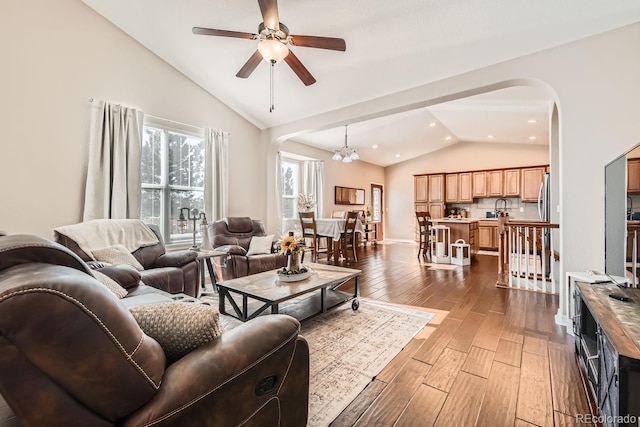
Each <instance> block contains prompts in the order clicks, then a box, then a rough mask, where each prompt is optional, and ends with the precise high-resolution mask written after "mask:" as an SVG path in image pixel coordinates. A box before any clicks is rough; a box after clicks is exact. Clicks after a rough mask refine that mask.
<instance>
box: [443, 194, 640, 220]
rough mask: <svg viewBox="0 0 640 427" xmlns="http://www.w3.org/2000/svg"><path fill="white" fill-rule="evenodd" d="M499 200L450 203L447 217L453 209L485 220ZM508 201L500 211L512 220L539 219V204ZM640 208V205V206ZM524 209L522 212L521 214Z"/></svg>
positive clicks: (470, 216) (517, 200) (489, 199)
mask: <svg viewBox="0 0 640 427" xmlns="http://www.w3.org/2000/svg"><path fill="white" fill-rule="evenodd" d="M496 200H498V199H492V198H487V199H475V202H474V203H449V204H447V207H446V210H445V215H447V216H448V215H449V213H450V212H451V209H463V210H466V211H467V217H468V218H485V217H486V213H487V212H494V210H495V206H496ZM505 200H506V201H507V209H506V210H505V209H504V208H503V206H504V204H503V203H502V202H500V203H499V205H498V206H499V209H500V210H503V211H506V212H508V213H509V217H510V218H512V219H538V204H537V203H525V202H522V201H520V199H519V198H505ZM639 207H640V205H639ZM521 208H522V212H521Z"/></svg>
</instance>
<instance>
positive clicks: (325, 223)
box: [283, 218, 364, 257]
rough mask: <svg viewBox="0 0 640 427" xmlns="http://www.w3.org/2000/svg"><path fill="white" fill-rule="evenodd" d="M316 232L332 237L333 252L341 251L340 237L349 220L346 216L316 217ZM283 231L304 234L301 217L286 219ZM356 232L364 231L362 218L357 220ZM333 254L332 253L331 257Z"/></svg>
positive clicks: (319, 234)
mask: <svg viewBox="0 0 640 427" xmlns="http://www.w3.org/2000/svg"><path fill="white" fill-rule="evenodd" d="M315 220H316V234H317V235H318V236H323V237H330V238H331V239H332V240H333V248H327V249H329V250H332V253H336V254H338V253H340V252H339V251H340V239H341V238H342V234H343V233H344V228H345V225H346V223H347V220H346V219H344V218H316V219H315ZM283 232H284V233H285V234H286V233H289V232H293V233H294V234H302V225H301V224H300V219H299V218H290V219H287V220H285V222H284V229H283ZM356 233H364V226H363V225H362V221H360V219H357V220H356ZM331 256H332V254H330V257H331Z"/></svg>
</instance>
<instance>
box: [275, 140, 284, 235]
mask: <svg viewBox="0 0 640 427" xmlns="http://www.w3.org/2000/svg"><path fill="white" fill-rule="evenodd" d="M276 194H277V195H278V198H279V200H278V203H276V218H278V223H277V230H276V235H277V236H278V237H281V236H282V225H283V224H282V223H283V221H284V219H283V218H282V154H280V152H279V151H278V153H277V155H276Z"/></svg>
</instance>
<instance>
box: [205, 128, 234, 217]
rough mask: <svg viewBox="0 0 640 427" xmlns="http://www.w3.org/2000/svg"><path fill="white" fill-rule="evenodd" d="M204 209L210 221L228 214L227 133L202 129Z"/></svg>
mask: <svg viewBox="0 0 640 427" xmlns="http://www.w3.org/2000/svg"><path fill="white" fill-rule="evenodd" d="M204 155H205V175H204V179H205V182H204V208H205V212H206V214H207V216H208V218H209V219H210V220H211V221H215V220H217V219H222V218H225V217H226V216H227V214H228V212H229V133H228V132H224V131H222V130H220V129H211V128H205V129H204Z"/></svg>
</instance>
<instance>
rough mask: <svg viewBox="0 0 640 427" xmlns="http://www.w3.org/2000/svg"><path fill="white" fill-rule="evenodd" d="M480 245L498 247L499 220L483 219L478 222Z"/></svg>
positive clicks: (490, 248) (489, 247)
mask: <svg viewBox="0 0 640 427" xmlns="http://www.w3.org/2000/svg"><path fill="white" fill-rule="evenodd" d="M478 246H479V247H480V249H489V250H496V249H498V222H497V221H483V220H480V221H479V222H478Z"/></svg>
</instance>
